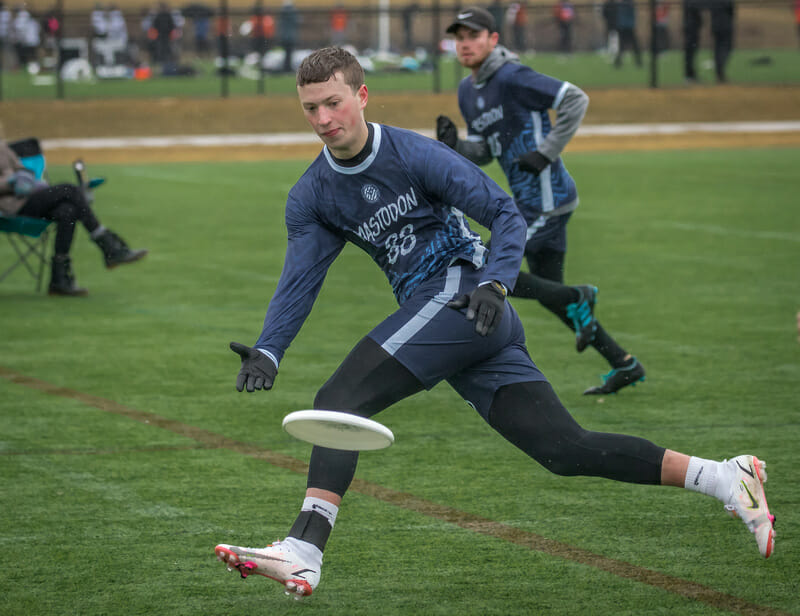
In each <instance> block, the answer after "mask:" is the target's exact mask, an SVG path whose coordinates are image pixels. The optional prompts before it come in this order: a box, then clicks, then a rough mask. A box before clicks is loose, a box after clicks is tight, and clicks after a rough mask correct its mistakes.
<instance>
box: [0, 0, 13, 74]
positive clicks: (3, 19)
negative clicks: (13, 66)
mask: <svg viewBox="0 0 800 616" xmlns="http://www.w3.org/2000/svg"><path fill="white" fill-rule="evenodd" d="M10 41H11V11H9V10H8V7H6V5H5V3H4V2H2V0H0V68H2V67H3V66H4V65H5V55H6V47H7V46H8V43H9V42H10Z"/></svg>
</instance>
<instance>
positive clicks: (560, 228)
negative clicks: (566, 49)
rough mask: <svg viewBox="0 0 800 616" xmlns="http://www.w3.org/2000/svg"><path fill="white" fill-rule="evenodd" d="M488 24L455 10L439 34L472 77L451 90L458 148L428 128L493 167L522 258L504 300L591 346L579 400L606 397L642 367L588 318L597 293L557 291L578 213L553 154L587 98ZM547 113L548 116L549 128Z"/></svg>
mask: <svg viewBox="0 0 800 616" xmlns="http://www.w3.org/2000/svg"><path fill="white" fill-rule="evenodd" d="M496 30H497V29H496V27H495V21H494V18H493V17H492V15H491V14H490V13H489V12H488V11H486V10H484V9H482V8H479V7H470V8H466V9H463V10H462V11H460V12H459V13H458V15H457V16H456V18H455V19H454V20H453V22H452V23H451V24H450V25H449V26H448V27H447V33H448V34H452V35H454V36H455V39H456V53H457V55H458V60H459V62H460V63H461V64H462V65H463V66H465V67H467V68H469V69H470V70H471V71H472V74H471V75H470V76H468V77H466V78H465V79H463V80H462V82H461V84H460V85H459V88H458V105H459V108H460V110H461V115H462V116H463V117H464V120H465V121H466V123H467V135H468V136H467V139H466V140H461V139H459V138H458V130H457V128H456V126H455V124H454V123H453V122H452V120H450V118H448V117H446V116H439V117H438V118H437V121H436V129H437V137H438V139H439V141H442V142H443V143H445V144H447V145H449V146H450V147H451V148H454V149H455V150H456V151H457V152H459V153H460V154H462V155H463V156H465V157H466V158H468V159H470V160H471V161H473V162H474V163H476V164H478V165H485V164H487V163H489V162H491V161H492V160H493V159H496V160H497V161H498V163H499V164H500V166H501V167H502V169H503V172H504V173H505V175H506V177H507V178H508V183H509V186H510V188H511V192H512V193H513V196H514V200H515V202H516V204H517V207H518V208H519V209H520V211H521V212H522V215H523V216H524V217H525V220H526V223H527V225H528V230H527V237H526V245H525V259H526V261H527V263H528V267H529V269H530V273H527V272H521V273H520V275H519V277H518V278H517V281H516V285H515V287H514V290H513V292H512V293H511V294H512V295H513V296H515V297H524V298H529V299H536V300H538V301H539V302H540V303H541V304H542V305H543V306H544V307H545V308H547V309H548V310H549V311H550V312H552V313H553V314H555V315H556V316H557V317H559V318H560V319H561V320H562V321H563V322H564V323H565V324H567V325H568V326H569V327H570V328H572V329H573V330H574V331H575V334H576V346H577V349H578V351H582V350H583V349H584V348H586V347H587V346H588V345H591V346H593V347H594V348H595V349H596V350H597V351H598V352H599V353H600V354H601V355H602V356H603V357H604V358H605V359H606V360H607V361H608V363H609V365H610V366H611V372H610V373H609V374H608V375H606V377H605V379H604V383H603V384H602V385H598V386H595V387H590V388H589V389H587V390H586V391H585V392H584V393H585V394H607V393H614V392H616V391H619V390H620V389H622V388H623V387H626V386H628V385H632V384H635V383H636V382H637V381H642V380H644V375H645V371H644V367H643V366H642V364H641V363H639V361H638V360H637V359H636V358H635V357H633V356H632V355H631V354H629V353H628V352H627V351H626V350H625V349H623V348H622V347H621V346H620V345H619V344H617V342H616V341H615V340H614V339H613V338H612V337H611V336H610V335H609V334H608V332H606V330H605V329H604V328H603V327H602V326H601V325H600V323H599V322H598V321H597V320H596V319H595V317H594V304H595V301H596V295H597V289H596V288H595V287H593V286H589V285H583V286H577V287H570V286H565V285H564V284H563V282H564V258H565V255H566V250H567V222H568V221H569V219H570V217H571V215H572V212H573V211H574V210H575V208H576V207H577V206H578V192H577V189H576V186H575V181H574V180H573V179H572V176H570V174H569V172H568V171H567V168H566V167H565V166H564V163H563V161H562V160H561V158H560V154H561V152H562V150H563V149H564V147H565V146H566V144H567V143H568V142H569V140H570V139H571V138H572V136H573V135H574V134H575V132H576V131H577V130H578V126H580V123H581V121H582V119H583V116H584V114H585V112H586V108H587V106H588V104H589V97H588V96H587V95H586V94H585V93H584V92H583V91H582V90H581V89H580V88H578V87H576V86H574V85H572V84H571V83H569V82H566V81H561V80H558V79H554V78H553V77H549V76H547V75H543V74H541V73H537V72H536V71H534V70H533V69H531V68H529V67H527V66H524V65H522V64H520V62H519V60H518V58H517V56H516V55H514V54H513V53H511V52H510V51H509V50H508V49H506V48H505V47H503V46H502V45H499V44H498V40H499V35H498V34H497V31H496ZM549 109H554V110H555V111H556V122H555V124H554V125H553V124H551V121H550V116H549V114H548V110H549Z"/></svg>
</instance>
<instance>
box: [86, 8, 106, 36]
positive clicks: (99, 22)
mask: <svg viewBox="0 0 800 616" xmlns="http://www.w3.org/2000/svg"><path fill="white" fill-rule="evenodd" d="M90 20H91V22H92V38H93V39H104V38H106V37H107V36H108V13H106V7H104V6H103V5H102V4H100V3H99V2H98V3H97V4H95V5H94V10H93V11H92V14H91V16H90Z"/></svg>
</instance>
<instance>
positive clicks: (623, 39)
mask: <svg viewBox="0 0 800 616" xmlns="http://www.w3.org/2000/svg"><path fill="white" fill-rule="evenodd" d="M617 29H618V30H619V50H618V51H617V59H616V60H614V66H616V67H617V68H621V67H622V54H623V53H625V52H626V51H627V50H628V49H632V50H633V57H634V58H635V59H636V66H639V67H641V66H642V50H641V48H640V47H639V37H638V36H637V34H636V5H635V4H634V3H633V0H620V2H619V4H618V5H617Z"/></svg>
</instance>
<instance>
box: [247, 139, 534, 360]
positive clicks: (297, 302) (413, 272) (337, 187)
mask: <svg viewBox="0 0 800 616" xmlns="http://www.w3.org/2000/svg"><path fill="white" fill-rule="evenodd" d="M372 128H373V131H374V137H373V140H372V150H371V152H370V153H369V155H368V156H367V158H366V159H365V160H364V161H363V162H361V163H360V164H359V165H357V166H355V167H347V166H342V165H340V164H338V163H337V161H336V160H335V159H334V158H333V156H331V154H330V152H329V151H328V149H327V148H324V149H323V151H322V153H321V154H320V155H319V156H318V157H317V159H316V160H315V161H314V162H313V163H312V164H311V166H310V167H309V168H308V169H307V170H306V172H305V173H304V174H303V176H302V177H301V178H300V179H299V180H298V181H297V183H296V184H295V186H294V187H293V188H292V189H291V191H290V192H289V197H288V199H287V203H286V227H287V231H288V246H287V251H286V258H285V260H284V265H283V271H282V272H281V277H280V280H279V282H278V286H277V288H276V290H275V294H274V295H273V297H272V300H271V301H270V304H269V308H268V310H267V315H266V318H265V320H264V329H263V332H262V334H261V337H260V338H259V339H258V342H257V343H256V345H255V346H256V347H258V348H259V349H263V350H265V351H267V352H268V354H269V355H271V356H272V357H274V358H275V360H276V363H277V362H279V361H280V359H281V358H282V356H283V353H284V352H285V351H286V349H287V348H288V346H289V344H290V343H291V341H292V340H293V339H294V337H295V336H296V335H297V333H298V332H299V330H300V327H301V326H302V324H303V322H304V321H305V319H306V317H307V316H308V314H309V313H310V311H311V308H312V306H313V303H314V300H315V299H316V297H317V295H318V293H319V291H320V288H321V287H322V283H323V280H324V278H325V275H326V273H327V271H328V268H329V267H330V265H331V264H332V263H333V261H334V260H335V259H336V257H337V256H338V255H339V253H340V252H341V250H342V248H343V247H344V245H345V243H346V242H348V241H350V242H352V243H354V244H356V245H357V246H359V247H360V248H362V249H363V250H364V251H365V252H367V253H368V254H369V255H370V256H371V257H372V259H373V260H374V261H375V263H377V264H378V266H379V267H380V268H381V270H383V272H384V273H385V274H386V277H387V278H388V280H389V283H390V284H391V286H392V290H393V291H394V294H395V297H396V299H397V301H398V303H399V304H402V303H403V302H404V301H405V300H406V299H407V298H408V297H410V296H411V295H412V294H413V293H414V291H415V289H416V288H417V287H418V286H419V285H420V284H421V283H422V282H424V281H425V280H426V279H428V278H429V277H431V276H432V275H434V274H437V273H439V272H441V271H442V270H443V269H445V268H447V267H448V266H449V265H451V264H452V263H453V262H454V261H457V260H461V261H466V262H468V263H471V264H472V266H473V267H475V268H476V269H481V268H482V269H481V271H482V274H481V281H489V280H497V281H499V282H501V283H503V284H504V285H505V286H506V287H507V288H513V286H514V283H515V281H516V278H517V274H518V273H519V268H520V263H521V261H522V251H523V248H524V243H525V222H524V220H523V219H522V217H521V216H520V214H519V211H518V210H517V208H516V206H515V205H514V203H513V201H512V200H511V198H510V197H509V196H508V195H507V194H506V193H505V191H503V190H502V189H501V188H500V187H499V186H498V185H497V184H496V183H495V182H494V181H493V180H492V179H491V178H489V176H487V175H486V174H485V173H484V172H483V171H481V170H480V169H479V168H478V167H476V166H475V165H474V164H473V163H471V162H470V161H468V160H467V159H465V158H463V157H462V156H460V155H459V154H457V153H455V152H454V151H453V150H451V149H450V148H448V147H447V146H445V145H443V144H440V143H438V142H436V141H433V140H431V139H428V138H427V137H423V136H421V135H418V134H417V133H414V132H411V131H407V130H402V129H399V128H394V127H390V126H384V125H379V124H373V125H372ZM465 214H466V215H468V216H470V217H471V218H473V219H474V220H476V221H478V222H479V223H480V224H482V225H483V226H485V227H486V228H487V229H490V230H491V232H492V238H493V239H492V250H491V254H489V251H488V250H487V249H486V247H485V246H484V245H483V243H482V242H481V239H480V236H479V235H478V234H477V233H475V232H473V231H472V230H471V229H470V227H469V224H468V222H467V219H466V216H465Z"/></svg>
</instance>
